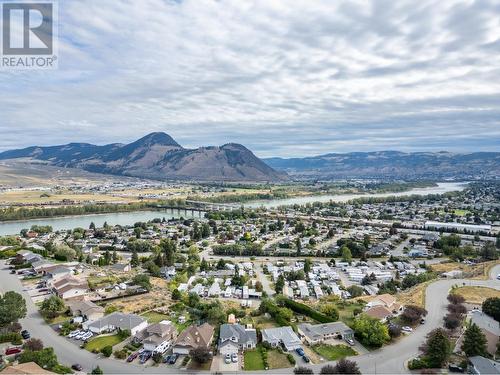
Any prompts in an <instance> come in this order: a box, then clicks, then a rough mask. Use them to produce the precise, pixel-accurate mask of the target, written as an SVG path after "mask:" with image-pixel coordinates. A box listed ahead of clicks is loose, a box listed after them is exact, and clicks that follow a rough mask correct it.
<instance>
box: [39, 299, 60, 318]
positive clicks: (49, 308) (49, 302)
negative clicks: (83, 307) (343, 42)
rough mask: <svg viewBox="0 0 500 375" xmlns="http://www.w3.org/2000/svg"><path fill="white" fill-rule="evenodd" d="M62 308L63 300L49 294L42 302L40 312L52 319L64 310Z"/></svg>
mask: <svg viewBox="0 0 500 375" xmlns="http://www.w3.org/2000/svg"><path fill="white" fill-rule="evenodd" d="M64 309H65V306H64V301H63V300H62V299H61V298H59V297H57V296H51V297H49V298H47V299H46V300H44V301H43V302H42V306H41V307H40V312H41V313H42V315H44V316H46V317H47V318H49V319H53V318H55V317H56V316H58V315H59V314H61V313H62V312H64Z"/></svg>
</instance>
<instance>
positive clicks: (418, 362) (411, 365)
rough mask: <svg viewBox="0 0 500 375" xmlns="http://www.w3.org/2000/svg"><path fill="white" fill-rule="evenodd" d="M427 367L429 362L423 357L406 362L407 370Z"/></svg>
mask: <svg viewBox="0 0 500 375" xmlns="http://www.w3.org/2000/svg"><path fill="white" fill-rule="evenodd" d="M427 367H429V364H428V361H427V359H426V358H425V357H421V358H415V359H412V360H411V361H410V362H408V369H409V370H420V369H423V368H427Z"/></svg>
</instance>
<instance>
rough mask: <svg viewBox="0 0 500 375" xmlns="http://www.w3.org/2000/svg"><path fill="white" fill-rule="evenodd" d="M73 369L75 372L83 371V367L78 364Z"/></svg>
mask: <svg viewBox="0 0 500 375" xmlns="http://www.w3.org/2000/svg"><path fill="white" fill-rule="evenodd" d="M71 368H72V369H73V370H75V371H82V370H83V367H82V365H80V364H78V363H75V364H74V365H72V366H71Z"/></svg>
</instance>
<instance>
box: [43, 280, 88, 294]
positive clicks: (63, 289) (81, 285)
mask: <svg viewBox="0 0 500 375" xmlns="http://www.w3.org/2000/svg"><path fill="white" fill-rule="evenodd" d="M47 285H48V286H50V287H51V288H52V291H53V293H54V294H55V295H56V296H58V297H60V298H62V299H69V298H75V297H82V296H84V295H86V294H87V292H88V291H89V288H88V284H87V281H86V280H83V279H79V278H76V277H74V276H69V275H66V276H63V277H61V278H59V279H55V280H54V279H52V280H50V282H48V283H47Z"/></svg>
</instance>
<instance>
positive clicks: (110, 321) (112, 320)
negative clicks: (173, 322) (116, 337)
mask: <svg viewBox="0 0 500 375" xmlns="http://www.w3.org/2000/svg"><path fill="white" fill-rule="evenodd" d="M147 326H148V322H147V320H145V319H144V318H142V317H140V316H139V315H135V314H124V313H122V312H118V311H116V312H114V313H111V314H109V315H106V316H104V317H102V318H101V319H98V320H96V321H93V322H84V323H83V329H86V330H89V331H91V332H94V333H97V334H100V333H103V332H112V331H115V330H120V331H124V330H128V331H130V333H131V335H132V336H135V335H136V334H137V332H139V331H142V330H143V329H145V328H146V327H147Z"/></svg>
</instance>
